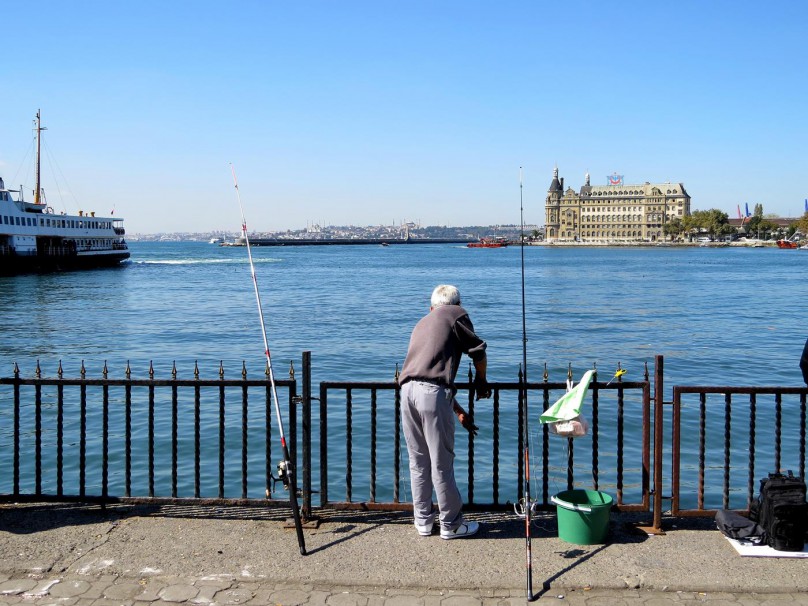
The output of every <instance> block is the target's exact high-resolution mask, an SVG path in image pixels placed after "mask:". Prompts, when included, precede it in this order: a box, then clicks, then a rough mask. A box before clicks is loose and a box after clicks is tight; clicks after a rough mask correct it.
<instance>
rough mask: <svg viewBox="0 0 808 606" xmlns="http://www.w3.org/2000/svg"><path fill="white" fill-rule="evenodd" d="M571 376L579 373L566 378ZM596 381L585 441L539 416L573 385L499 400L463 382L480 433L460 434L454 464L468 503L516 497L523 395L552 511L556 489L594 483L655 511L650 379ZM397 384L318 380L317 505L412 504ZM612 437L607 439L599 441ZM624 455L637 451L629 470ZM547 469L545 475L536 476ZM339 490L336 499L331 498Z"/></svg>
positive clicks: (462, 393) (500, 395) (501, 389)
mask: <svg viewBox="0 0 808 606" xmlns="http://www.w3.org/2000/svg"><path fill="white" fill-rule="evenodd" d="M567 375H568V378H570V379H571V378H572V375H573V372H572V369H569V370H568V372H567ZM645 375H646V376H645V377H644V381H638V382H623V381H622V380H618V381H615V382H613V383H607V382H601V381H598V380H597V376H595V380H593V382H592V383H591V384H590V389H591V397H592V406H591V408H590V409H588V410H587V412H586V416H587V418H588V421H589V425H590V432H589V434H590V435H589V436H588V437H587V438H583V439H573V438H562V437H559V436H556V435H551V434H550V432H549V431H548V428H547V426H546V425H540V424H539V416H540V414H541V412H542V411H544V410H545V409H547V408H548V407H549V406H550V404H551V403H552V402H554V401H555V400H556V399H557V398H558V397H560V396H561V395H562V394H563V393H564V392H565V391H566V389H567V382H566V381H556V382H551V381H549V377H548V375H547V372H546V371H545V373H544V377H543V381H541V382H535V383H531V382H528V383H527V384H526V385H524V384H523V383H522V380H521V379H522V377H521V375H520V376H518V377H517V381H515V382H512V383H504V382H494V383H491V384H490V386H491V389H492V397H491V398H490V399H487V400H480V401H475V400H474V390H473V386H472V376H471V370H469V377H468V381H467V382H464V383H458V384H457V388H458V396H457V397H458V400H459V401H460V402H461V403H462V404H463V406H464V407H465V408H466V410H467V411H468V412H469V413H471V415H472V417H473V418H474V420H475V423H476V424H477V425H478V426H479V427H480V431H479V433H478V435H477V436H475V435H473V434H471V433H465V432H463V430H462V429H458V432H459V433H458V436H460V439H459V440H458V441H457V442H456V448H458V450H459V448H460V447H459V446H458V445H459V444H464V447H463V449H464V452H463V455H462V456H461V455H460V453H459V452H458V458H457V460H456V463H455V473H456V476H457V478H458V485H459V487H460V488H461V491H464V493H465V494H464V503H465V506H466V507H470V508H482V509H492V508H500V507H510V506H511V505H512V504H513V503H515V502H517V501H518V500H519V496H520V493H521V490H522V485H523V484H522V482H523V478H524V473H525V470H524V462H523V458H522V456H521V453H522V452H523V442H522V440H523V437H522V436H523V431H522V426H521V423H522V418H523V416H522V409H523V408H522V407H523V406H524V397H525V393H526V394H527V402H528V407H529V411H530V416H529V421H528V422H529V423H531V426H532V427H533V430H532V431H531V432H530V433H531V435H532V436H533V435H535V442H534V443H533V444H531V451H532V452H533V456H532V461H531V463H530V464H531V468H533V469H534V471H533V473H532V474H531V477H532V478H535V479H536V481H537V486H536V487H535V492H534V494H536V495H537V496H539V497H540V500H539V503H540V505H541V506H544V507H549V506H550V497H551V496H552V492H551V491H558V490H566V489H569V488H573V487H574V486H580V485H586V486H594V488H595V489H596V490H600V489H604V490H609V491H611V492H615V493H616V496H617V499H616V503H617V504H618V506H619V507H621V508H622V509H624V510H630V509H633V510H647V509H648V508H649V505H650V477H651V473H650V470H651V460H650V428H651V424H650V409H651V408H650V382H649V380H648V376H647V371H646V373H645ZM400 406H401V403H400V390H399V387H398V384H397V382H396V381H395V380H394V381H390V382H388V383H384V382H368V383H357V382H330V381H326V382H322V383H320V407H319V408H320V410H319V426H320V438H319V450H320V453H321V454H320V470H319V475H320V495H319V496H320V503H321V505H323V506H326V505H327V506H329V507H338V508H358V509H366V508H375V507H381V508H391V507H393V508H395V507H397V506H400V507H402V508H405V507H407V504H408V502H409V497H408V496H406V495H405V497H404V498H402V491H403V492H405V493H406V492H407V490H408V484H409V472H408V470H407V469H408V468H407V462H406V446H405V445H404V440H403V437H402V428H401V423H400ZM604 435H606V436H608V439H606V440H602V439H601V438H602V437H603V436H604ZM627 452H630V453H631V455H632V456H631V457H630V458H629V459H628V460H630V461H631V463H630V464H627V457H626V456H625V455H626V453H627ZM539 469H541V473H538V470H539ZM334 493H337V496H336V497H334Z"/></svg>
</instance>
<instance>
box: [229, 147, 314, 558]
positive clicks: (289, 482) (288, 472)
mask: <svg viewBox="0 0 808 606" xmlns="http://www.w3.org/2000/svg"><path fill="white" fill-rule="evenodd" d="M230 170H231V172H232V173H233V185H234V186H235V188H236V198H237V199H238V207H239V209H240V210H241V234H242V236H244V242H245V244H246V245H247V257H248V258H249V260H250V273H251V274H252V281H253V287H254V290H255V302H256V303H257V305H258V317H259V319H260V320H261V335H262V336H263V338H264V355H265V356H266V360H267V374H268V375H269V384H270V386H271V388H272V402H273V403H274V405H275V417H276V420H277V422H278V433H279V434H280V438H281V447H282V448H283V461H281V462H280V463H279V464H278V479H279V480H281V481H282V482H283V486H284V488H285V489H286V490H288V491H289V504H290V505H291V507H292V517H293V518H294V521H295V530H296V531H297V544H298V546H299V547H300V555H306V542H305V539H304V537H303V523H302V521H301V519H300V509H299V507H298V504H297V483H296V482H295V468H294V464H293V463H292V461H291V460H290V458H289V448H288V447H287V446H286V434H285V433H284V431H283V417H282V416H281V407H280V404H279V401H278V391H277V389H276V387H275V375H274V373H273V372H272V356H271V355H270V353H269V342H268V341H267V329H266V324H265V322H264V310H263V308H262V307H261V295H260V293H259V292H258V279H257V278H256V276H255V264H254V263H253V258H252V251H251V249H250V239H249V237H248V236H247V220H246V219H245V218H244V206H243V205H242V204H241V193H240V192H239V189H238V179H236V169H235V167H234V166H233V164H232V163H231V164H230Z"/></svg>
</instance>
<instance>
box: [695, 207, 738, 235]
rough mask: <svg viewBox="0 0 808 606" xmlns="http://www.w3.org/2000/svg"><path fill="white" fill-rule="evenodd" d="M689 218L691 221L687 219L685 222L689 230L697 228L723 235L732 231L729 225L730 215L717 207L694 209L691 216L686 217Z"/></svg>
mask: <svg viewBox="0 0 808 606" xmlns="http://www.w3.org/2000/svg"><path fill="white" fill-rule="evenodd" d="M688 218H689V219H690V221H685V224H686V226H687V227H688V229H689V230H692V229H697V230H699V231H706V232H707V233H709V234H712V235H722V234H727V233H730V232H731V231H732V228H731V227H730V225H729V215H727V213H725V212H723V211H720V210H718V209H717V208H711V209H710V210H696V211H693V213H692V214H691V215H690V217H686V219H688ZM688 224H689V225H688ZM727 228H729V231H727Z"/></svg>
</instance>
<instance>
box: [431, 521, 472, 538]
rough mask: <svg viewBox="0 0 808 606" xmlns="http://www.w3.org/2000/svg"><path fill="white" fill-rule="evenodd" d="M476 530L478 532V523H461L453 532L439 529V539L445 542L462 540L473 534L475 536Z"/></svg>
mask: <svg viewBox="0 0 808 606" xmlns="http://www.w3.org/2000/svg"><path fill="white" fill-rule="evenodd" d="M478 530H480V524H479V523H478V522H463V523H462V524H461V525H460V526H458V527H457V528H455V529H454V530H444V529H443V528H441V529H440V538H441V539H447V540H448V539H462V538H464V537H470V536H472V535H474V534H477V531H478Z"/></svg>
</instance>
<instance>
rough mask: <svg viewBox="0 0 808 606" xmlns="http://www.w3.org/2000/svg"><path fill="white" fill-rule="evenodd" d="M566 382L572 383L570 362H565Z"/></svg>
mask: <svg viewBox="0 0 808 606" xmlns="http://www.w3.org/2000/svg"><path fill="white" fill-rule="evenodd" d="M567 381H572V362H567Z"/></svg>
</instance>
